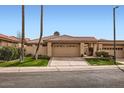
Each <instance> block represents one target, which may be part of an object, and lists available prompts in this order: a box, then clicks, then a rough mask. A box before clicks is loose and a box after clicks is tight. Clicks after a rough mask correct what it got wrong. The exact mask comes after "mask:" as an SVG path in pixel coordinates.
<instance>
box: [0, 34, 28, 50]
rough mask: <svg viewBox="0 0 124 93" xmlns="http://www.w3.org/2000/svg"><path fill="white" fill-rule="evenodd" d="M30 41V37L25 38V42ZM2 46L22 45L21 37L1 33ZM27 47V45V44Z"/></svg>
mask: <svg viewBox="0 0 124 93" xmlns="http://www.w3.org/2000/svg"><path fill="white" fill-rule="evenodd" d="M28 41H30V39H29V38H25V43H26V42H28ZM0 46H11V47H17V48H18V47H21V39H19V38H17V37H15V36H7V35H3V34H0ZM25 47H26V46H25Z"/></svg>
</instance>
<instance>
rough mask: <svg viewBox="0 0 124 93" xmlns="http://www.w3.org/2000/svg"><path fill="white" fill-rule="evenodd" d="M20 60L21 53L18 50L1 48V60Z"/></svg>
mask: <svg viewBox="0 0 124 93" xmlns="http://www.w3.org/2000/svg"><path fill="white" fill-rule="evenodd" d="M17 58H19V52H18V49H17V48H14V47H2V48H0V60H5V61H9V60H14V59H17Z"/></svg>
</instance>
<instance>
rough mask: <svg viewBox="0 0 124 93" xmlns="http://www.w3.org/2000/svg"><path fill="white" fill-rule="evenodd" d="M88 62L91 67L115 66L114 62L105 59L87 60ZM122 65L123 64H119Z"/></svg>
mask: <svg viewBox="0 0 124 93" xmlns="http://www.w3.org/2000/svg"><path fill="white" fill-rule="evenodd" d="M86 61H87V62H88V63H89V64H91V65H114V63H113V61H112V60H110V59H105V58H86ZM117 64H118V65H122V64H121V63H117Z"/></svg>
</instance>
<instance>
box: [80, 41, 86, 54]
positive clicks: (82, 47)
mask: <svg viewBox="0 0 124 93" xmlns="http://www.w3.org/2000/svg"><path fill="white" fill-rule="evenodd" d="M84 45H85V44H84V43H83V42H81V43H80V55H82V54H83V55H84Z"/></svg>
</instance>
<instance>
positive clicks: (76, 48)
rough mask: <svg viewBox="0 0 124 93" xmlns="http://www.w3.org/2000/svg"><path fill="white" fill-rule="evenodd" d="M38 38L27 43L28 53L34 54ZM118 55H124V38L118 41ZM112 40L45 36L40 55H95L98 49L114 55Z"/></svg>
mask: <svg viewBox="0 0 124 93" xmlns="http://www.w3.org/2000/svg"><path fill="white" fill-rule="evenodd" d="M37 43H38V39H34V40H30V41H28V42H27V43H26V45H27V46H26V47H25V48H26V54H34V53H35V51H36V45H37ZM116 44H117V46H116V53H117V57H124V40H117V41H116ZM113 49H114V48H113V41H112V40H97V39H96V38H95V37H74V36H69V35H52V36H47V37H43V38H42V41H41V46H40V48H39V51H38V55H47V56H50V57H52V56H59V57H78V56H81V55H87V56H95V52H96V51H106V52H108V53H109V54H110V55H113V53H114V52H113Z"/></svg>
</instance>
